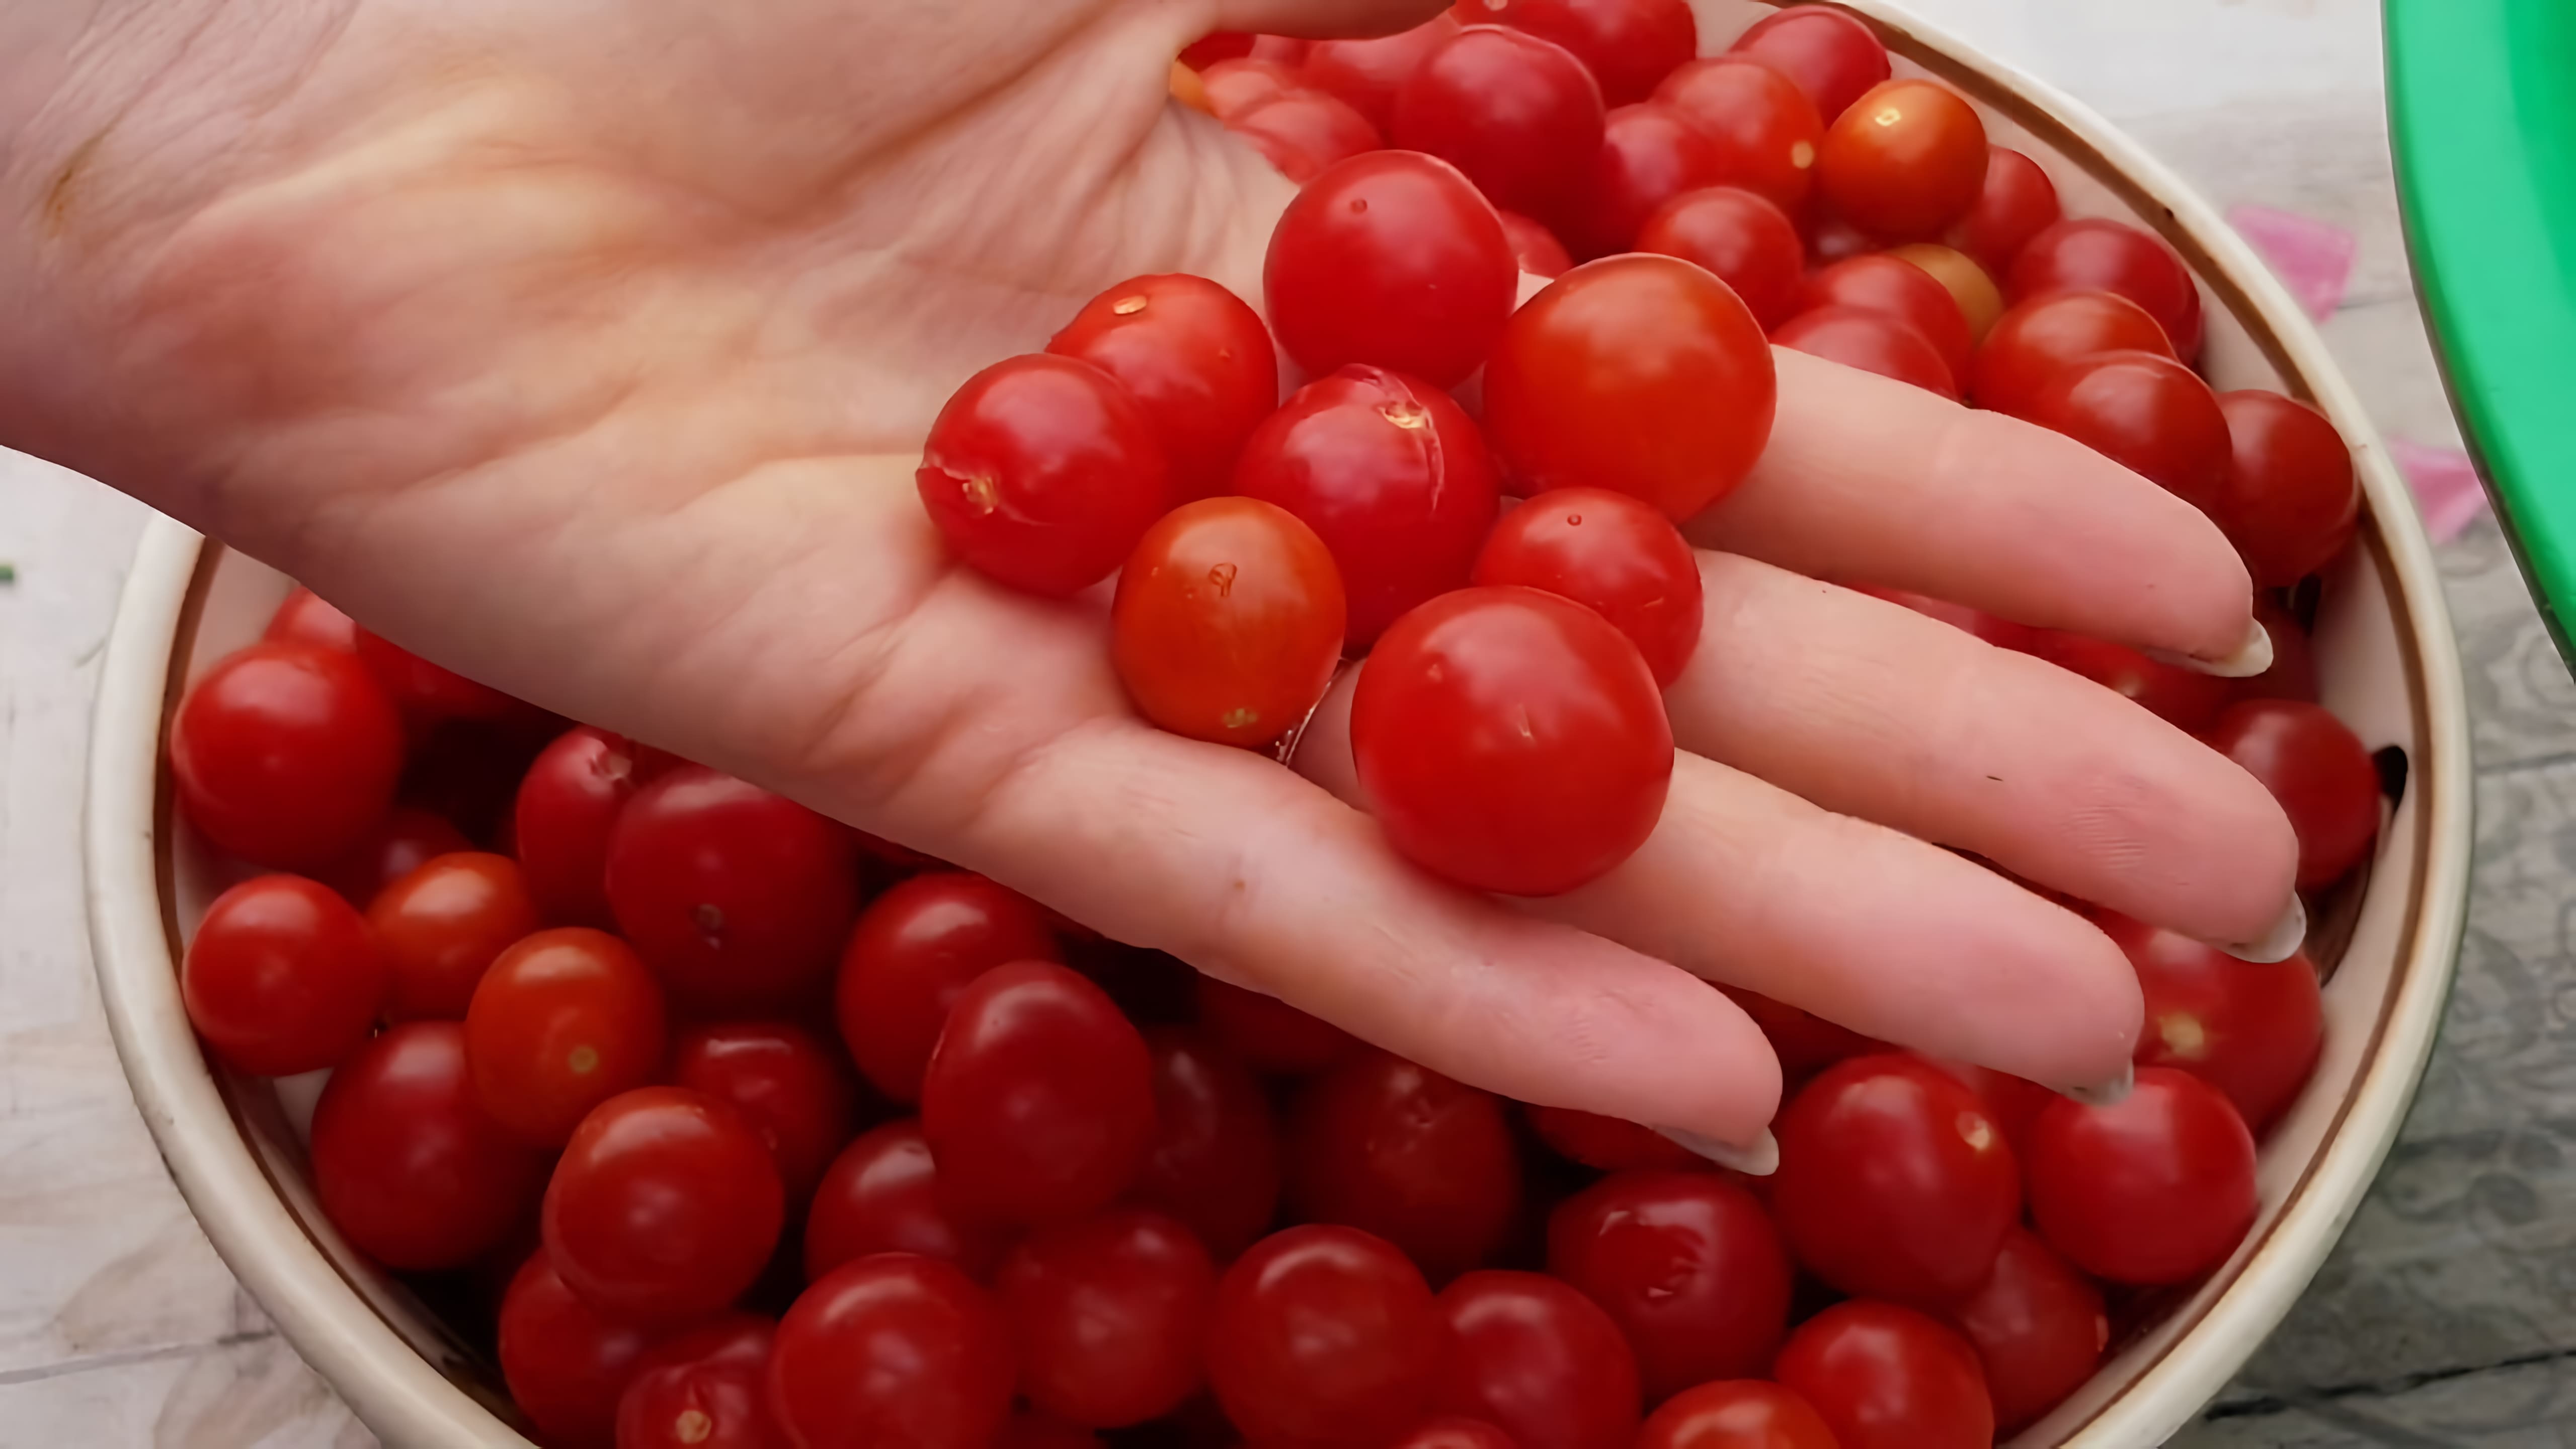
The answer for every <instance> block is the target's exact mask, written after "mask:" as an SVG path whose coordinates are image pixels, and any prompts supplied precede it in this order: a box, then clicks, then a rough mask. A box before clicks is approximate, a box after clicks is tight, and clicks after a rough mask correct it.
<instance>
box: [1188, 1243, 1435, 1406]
mask: <svg viewBox="0 0 2576 1449" xmlns="http://www.w3.org/2000/svg"><path fill="white" fill-rule="evenodd" d="M1448 1348H1449V1330H1448V1326H1447V1323H1446V1321H1445V1320H1444V1319H1443V1318H1442V1317H1441V1312H1440V1309H1439V1307H1438V1305H1437V1304H1435V1303H1434V1302H1433V1300H1432V1297H1431V1289H1430V1287H1429V1285H1427V1284H1425V1283H1424V1282H1423V1281H1422V1272H1421V1270H1420V1269H1418V1268H1416V1267H1414V1266H1413V1264H1412V1263H1411V1262H1410V1261H1409V1260H1407V1259H1406V1258H1405V1256H1404V1254H1402V1253H1400V1252H1398V1251H1396V1249H1395V1247H1394V1246H1393V1245H1391V1244H1389V1243H1388V1242H1386V1241H1385V1240H1384V1239H1382V1238H1375V1237H1371V1236H1370V1235H1369V1234H1367V1233H1364V1232H1361V1231H1360V1230H1358V1229H1357V1228H1345V1227H1325V1226H1313V1227H1301V1228H1290V1229H1288V1230H1287V1231H1285V1232H1280V1233H1273V1234H1272V1235H1270V1236H1269V1237H1267V1238H1264V1239H1262V1240H1261V1241H1260V1242H1259V1243H1256V1244H1254V1245H1253V1247H1252V1250H1251V1251H1250V1252H1247V1253H1245V1254H1244V1255H1243V1256H1242V1257H1240V1258H1238V1259H1236V1260H1235V1262H1234V1266H1233V1267H1231V1268H1228V1269H1227V1270H1226V1272H1225V1276H1224V1277H1223V1278H1221V1279H1219V1280H1218V1282H1217V1289H1216V1307H1215V1311H1214V1312H1213V1314H1211V1315H1210V1319H1209V1325H1208V1339H1207V1372H1208V1382H1209V1384H1210V1386H1211V1387H1213V1388H1214V1389H1215V1390H1216V1396H1217V1400H1218V1402H1220V1403H1222V1404H1223V1405H1224V1406H1225V1412H1226V1415H1227V1417H1228V1418H1230V1419H1232V1420H1233V1421H1234V1424H1235V1427H1236V1428H1237V1429H1239V1430H1241V1431H1242V1433H1243V1434H1244V1436H1245V1437H1246V1438H1247V1439H1249V1440H1251V1441H1253V1442H1256V1443H1260V1444H1264V1445H1270V1444H1277V1445H1281V1446H1296V1449H1331V1446H1336V1445H1349V1444H1371V1443H1378V1442H1382V1441H1383V1440H1385V1439H1388V1438H1391V1437H1393V1436H1394V1435H1396V1434H1399V1433H1402V1432H1404V1430H1405V1429H1406V1428H1407V1427H1409V1426H1410V1425H1412V1424H1414V1423H1416V1422H1418V1421H1419V1420H1420V1419H1421V1418H1422V1416H1423V1412H1424V1410H1425V1409H1427V1408H1428V1407H1429V1406H1430V1402H1431V1395H1432V1392H1433V1390H1434V1388H1435V1387H1436V1386H1437V1381H1438V1375H1439V1372H1440V1369H1441V1361H1442V1359H1443V1358H1445V1357H1446V1356H1447V1353H1448Z"/></svg>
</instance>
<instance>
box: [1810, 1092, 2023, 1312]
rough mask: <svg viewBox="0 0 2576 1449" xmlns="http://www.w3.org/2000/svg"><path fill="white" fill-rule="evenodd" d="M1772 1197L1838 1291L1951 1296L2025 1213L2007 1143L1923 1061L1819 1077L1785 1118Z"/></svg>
mask: <svg viewBox="0 0 2576 1449" xmlns="http://www.w3.org/2000/svg"><path fill="white" fill-rule="evenodd" d="M1778 1132H1779V1135H1780V1171H1779V1174H1778V1175H1777V1176H1776V1177H1775V1178H1774V1179H1773V1180H1772V1184H1771V1201H1772V1203H1773V1205H1774V1206H1775V1207H1776V1208H1777V1209H1778V1210H1779V1217H1780V1229H1781V1231H1782V1232H1783V1233H1784V1234H1786V1235H1787V1237H1788V1241H1789V1249H1790V1251H1791V1252H1793V1253H1795V1254H1796V1255H1797V1257H1798V1261H1799V1262H1800V1263H1802V1264H1804V1265H1806V1267H1807V1268H1808V1269H1809V1270H1810V1271H1811V1272H1813V1273H1815V1275H1816V1276H1817V1277H1819V1278H1822V1279H1824V1280H1825V1281H1826V1282H1828V1283H1831V1284H1832V1285H1834V1286H1835V1287H1837V1288H1840V1289H1842V1290H1843V1291H1844V1292H1846V1293H1852V1294H1857V1295H1862V1296H1867V1297H1879V1298H1891V1299H1897V1300H1900V1301H1905V1302H1915V1303H1930V1304H1941V1303H1949V1302H1955V1301H1957V1300H1958V1299H1960V1298H1963V1297H1965V1296H1967V1295H1968V1294H1970V1293H1972V1292H1974V1291H1976V1287H1977V1285H1978V1284H1979V1283H1982V1282H1984V1281H1985V1278H1986V1272H1987V1270H1988V1269H1990V1268H1992V1267H1993V1266H1994V1261H1995V1248H1996V1245H1997V1244H1999V1243H2001V1242H2002V1241H2003V1237H2004V1231H2005V1230H2006V1229H2008V1228H2010V1227H2011V1226H2012V1225H2013V1223H2014V1222H2015V1221H2017V1220H2018V1219H2019V1218H2020V1216H2021V1178H2020V1170H2019V1167H2018V1165H2017V1164H2016V1163H2015V1162H2014V1160H2013V1150H2012V1144H2011V1143H2009V1142H2007V1141H2006V1140H2005V1139H2004V1134H2003V1129H2002V1128H2000V1127H1998V1126H1997V1125H1996V1124H1995V1120H1994V1118H1992V1117H1991V1116H1989V1115H1987V1112H1986V1109H1985V1104H1984V1103H1983V1102H1980V1101H1979V1100H1977V1094H1976V1093H1974V1092H1971V1091H1969V1090H1968V1088H1967V1087H1966V1086H1965V1085H1963V1084H1962V1083H1961V1082H1960V1081H1959V1080H1958V1079H1957V1078H1955V1077H1953V1076H1951V1075H1949V1074H1948V1073H1946V1072H1944V1071H1942V1070H1941V1069H1940V1068H1938V1067H1936V1066H1934V1065H1932V1064H1931V1063H1929V1062H1926V1061H1924V1060H1922V1059H1921V1058H1919V1057H1908V1056H1897V1055H1892V1054H1891V1055H1882V1056H1870V1057H1859V1058H1855V1059H1854V1060H1851V1061H1847V1062H1843V1063H1841V1064H1840V1065H1837V1066H1835V1067H1832V1068H1830V1069H1828V1070H1827V1071H1826V1072H1825V1074H1824V1075H1822V1076H1820V1077H1818V1078H1816V1080H1815V1081H1814V1082H1813V1083H1811V1084H1810V1085H1809V1086H1808V1087H1807V1089H1806V1090H1805V1091H1803V1092H1800V1093H1799V1094H1798V1096H1797V1097H1796V1098H1795V1099H1794V1100H1793V1101H1791V1102H1790V1104H1789V1109H1788V1111H1786V1112H1784V1113H1782V1114H1781V1117H1780V1123H1779V1127H1778Z"/></svg>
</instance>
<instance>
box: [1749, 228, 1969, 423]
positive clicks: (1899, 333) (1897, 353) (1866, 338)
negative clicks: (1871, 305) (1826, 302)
mask: <svg viewBox="0 0 2576 1449" xmlns="http://www.w3.org/2000/svg"><path fill="white" fill-rule="evenodd" d="M1856 260H1860V261H1873V260H1877V259H1876V258H1871V257H1862V258H1857V259H1856ZM1771 341H1772V343H1773V344H1774V345H1775V346H1780V347H1786V348H1788V349H1789V350H1790V351H1792V352H1803V353H1806V354H1807V355H1808V356H1810V357H1821V358H1823V359H1825V360H1826V361H1827V362H1839V363H1841V364H1842V365H1843V366H1845V367H1856V368H1858V369H1860V370H1861V371H1863V372H1874V373H1877V374H1878V375H1879V376H1881V377H1891V378H1894V379H1896V380H1897V381H1898V382H1904V383H1911V384H1913V385H1914V386H1916V387H1919V388H1921V389H1923V390H1924V391H1925V392H1929V393H1935V394H1938V395H1939V396H1941V397H1945V398H1948V399H1950V400H1951V401H1952V402H1956V401H1958V400H1959V385H1958V383H1956V382H1955V381H1953V380H1952V377H1951V372H1950V366H1949V364H1948V363H1946V362H1944V361H1943V360H1942V358H1941V352H1940V349H1938V348H1936V347H1934V346H1933V345H1932V344H1931V343H1930V342H1928V341H1926V340H1924V337H1923V334H1922V333H1920V332H1917V331H1915V330H1914V329H1913V328H1912V327H1909V326H1907V325H1906V324H1905V323H1904V322H1903V321H1902V320H1900V319H1898V318H1896V317H1892V316H1889V315H1888V314H1887V313H1885V312H1869V311H1863V310H1862V309H1861V308H1858V307H1819V308H1817V309H1815V310H1814V311H1812V312H1801V313H1799V314H1798V316H1797V317H1795V318H1793V319H1792V320H1791V321H1790V322H1789V323H1788V325H1786V326H1784V327H1782V328H1780V329H1779V330H1778V331H1776V332H1774V333H1772V334H1771Z"/></svg>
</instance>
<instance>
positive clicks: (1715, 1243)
mask: <svg viewBox="0 0 2576 1449" xmlns="http://www.w3.org/2000/svg"><path fill="white" fill-rule="evenodd" d="M1547 1270H1548V1271H1549V1272H1550V1273H1553V1274H1555V1275H1556V1276H1557V1277H1559V1278H1562V1279H1564V1280H1565V1281H1566V1282H1568V1283H1571V1284H1573V1285H1574V1286H1575V1287H1576V1288H1579V1289H1581V1290H1582V1291H1583V1294H1584V1296H1585V1297H1588V1298H1590V1299H1591V1300H1592V1301H1593V1302H1595V1303H1598V1304H1600V1305H1601V1307H1602V1309H1603V1310H1604V1311H1605V1312H1607V1313H1608V1314H1609V1315H1610V1318H1611V1321H1612V1322H1614V1323H1616V1324H1618V1325H1619V1330H1620V1332H1621V1333H1623V1334H1625V1335H1626V1336H1627V1339H1628V1344H1629V1346H1630V1347H1631V1348H1632V1349H1634V1350H1635V1351H1636V1355H1637V1369H1638V1373H1639V1375H1640V1377H1641V1378H1642V1380H1643V1381H1644V1384H1645V1390H1646V1398H1647V1400H1648V1401H1649V1402H1653V1401H1656V1400H1660V1399H1663V1398H1666V1397H1668V1396H1669V1395H1672V1394H1675V1393H1678V1392H1680V1391H1681V1390H1683V1389H1685V1388H1688V1387H1690V1386H1691V1385H1692V1384H1696V1383H1701V1382H1704V1381H1706V1380H1709V1379H1724V1378H1741V1377H1745V1376H1748V1375H1753V1374H1759V1373H1761V1372H1762V1371H1764V1370H1765V1369H1767V1368H1769V1367H1770V1364H1771V1355H1772V1354H1773V1352H1775V1351H1776V1350H1777V1349H1778V1348H1779V1347H1780V1339H1781V1335H1783V1334H1785V1333H1786V1332H1787V1331H1788V1327H1789V1288H1790V1281H1791V1275H1790V1271H1789V1255H1788V1252H1787V1250H1786V1249H1784V1248H1782V1247H1781V1245H1780V1234H1779V1232H1778V1230H1776V1229H1775V1228H1773V1227H1772V1225H1771V1218H1770V1215H1769V1214H1768V1213H1766V1212H1765V1211H1764V1210H1763V1206H1762V1203H1761V1201H1760V1200H1759V1199H1757V1198H1756V1197H1754V1195H1753V1194H1752V1193H1750V1192H1748V1191H1746V1190H1745V1189H1744V1188H1742V1187H1740V1186H1738V1185H1737V1184H1736V1183H1735V1182H1733V1181H1730V1180H1729V1179H1727V1178H1725V1177H1722V1176H1719V1175H1718V1174H1716V1173H1713V1172H1706V1171H1696V1170H1694V1171H1674V1170H1648V1171H1641V1172H1622V1173H1617V1174H1614V1175H1612V1176H1610V1177H1605V1178H1603V1179H1602V1180H1601V1181H1599V1182H1596V1183H1594V1184H1593V1185H1592V1186H1591V1187H1589V1188H1586V1189H1585V1190H1584V1191H1583V1192H1581V1193H1578V1194H1577V1195H1575V1196H1573V1197H1571V1198H1568V1199H1566V1200H1565V1201H1564V1202H1562V1203H1560V1204H1558V1205H1557V1208H1556V1211H1555V1213H1554V1214H1552V1215H1551V1216H1550V1217H1549V1219H1548V1227H1547Z"/></svg>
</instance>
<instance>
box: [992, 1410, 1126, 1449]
mask: <svg viewBox="0 0 2576 1449" xmlns="http://www.w3.org/2000/svg"><path fill="white" fill-rule="evenodd" d="M993 1449H1101V1439H1100V1436H1099V1435H1097V1434H1094V1433H1092V1432H1091V1431H1090V1430H1089V1429H1078V1428H1075V1427H1074V1426H1073V1425H1071V1424H1067V1423H1065V1422H1063V1421H1062V1420H1058V1419H1050V1418H1048V1417H1046V1416H1045V1415H1044V1414H1014V1415H1012V1416H1011V1422H1009V1423H1007V1424H1004V1425H1003V1426H1002V1437H1000V1438H999V1439H996V1440H994V1441H993Z"/></svg>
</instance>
